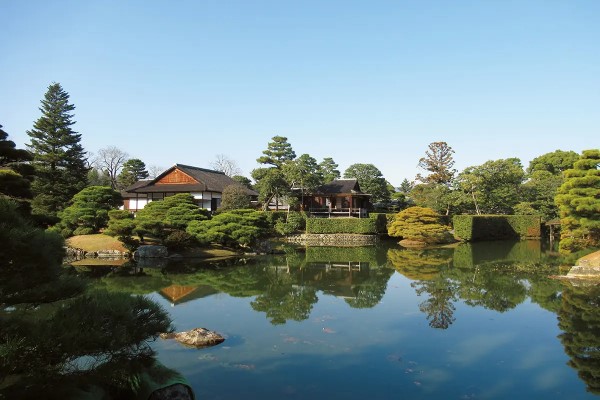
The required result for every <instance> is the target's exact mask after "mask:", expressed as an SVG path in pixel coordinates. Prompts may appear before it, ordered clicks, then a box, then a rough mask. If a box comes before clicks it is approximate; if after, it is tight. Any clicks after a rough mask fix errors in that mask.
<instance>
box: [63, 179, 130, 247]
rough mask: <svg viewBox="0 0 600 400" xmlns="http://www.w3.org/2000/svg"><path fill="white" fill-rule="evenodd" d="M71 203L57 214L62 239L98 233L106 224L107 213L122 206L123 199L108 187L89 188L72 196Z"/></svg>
mask: <svg viewBox="0 0 600 400" xmlns="http://www.w3.org/2000/svg"><path fill="white" fill-rule="evenodd" d="M72 202H73V204H72V205H70V206H69V207H67V208H65V209H64V210H63V211H62V212H60V213H59V214H58V216H59V218H60V222H59V224H58V226H59V228H60V229H61V233H62V235H63V236H64V237H68V236H71V235H72V234H76V235H88V234H92V233H98V232H99V231H100V229H102V228H104V227H105V226H106V224H107V223H108V211H109V210H112V209H113V208H116V207H118V206H120V205H121V204H123V199H122V198H121V194H120V193H119V192H117V191H116V190H114V189H112V188H110V187H106V186H89V187H86V188H85V189H83V190H82V191H80V192H79V193H77V194H76V195H75V196H73V200H72Z"/></svg>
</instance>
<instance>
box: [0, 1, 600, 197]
mask: <svg viewBox="0 0 600 400" xmlns="http://www.w3.org/2000/svg"><path fill="white" fill-rule="evenodd" d="M0 15H1V16H2V19H3V29H2V35H1V37H0V93H1V94H2V95H1V96H0V124H2V125H3V126H4V128H3V129H4V130H5V131H6V132H8V134H9V138H10V139H12V140H14V141H15V142H16V143H17V145H18V146H19V147H25V144H27V143H29V137H28V136H27V134H26V131H27V130H28V129H31V128H32V126H33V122H34V121H35V120H36V119H37V118H39V116H40V111H39V109H38V108H39V106H40V100H41V99H42V98H43V95H44V93H45V92H46V90H47V87H48V85H50V84H51V83H52V82H59V83H60V84H61V85H62V86H63V88H64V90H66V91H67V92H68V93H69V94H70V96H71V102H72V103H73V104H74V105H75V106H76V109H75V120H76V121H77V123H76V124H75V125H74V129H75V130H76V131H78V132H79V133H81V134H82V144H83V146H84V148H85V149H86V150H87V151H90V152H94V153H96V152H97V151H98V150H99V149H101V148H104V147H107V146H117V147H119V148H120V149H122V150H124V151H126V152H127V153H129V154H130V155H131V156H132V157H135V158H140V159H142V160H143V161H144V162H145V163H146V164H147V165H158V166H162V167H165V168H166V167H169V166H171V165H173V164H175V163H182V164H191V165H195V166H199V167H209V164H210V162H211V161H214V160H215V158H216V155H217V154H225V155H227V156H228V157H230V158H232V159H234V160H235V161H236V162H237V163H238V165H239V166H240V167H241V169H242V170H243V172H244V175H246V176H249V174H250V171H251V170H252V169H254V168H256V167H257V166H258V165H257V163H256V159H257V158H258V157H259V156H260V155H261V153H262V151H263V150H264V149H266V147H267V144H268V142H269V141H270V139H271V138H272V137H273V136H275V135H280V136H285V137H287V138H288V141H289V142H290V143H291V144H292V146H293V148H294V150H295V152H296V154H297V155H301V154H303V153H308V154H310V155H311V156H313V157H315V158H316V159H317V160H318V161H321V159H322V158H323V157H332V158H333V159H334V160H335V161H336V162H337V163H338V164H339V165H340V170H341V171H342V172H343V171H344V169H346V168H347V167H348V166H350V165H351V164H353V163H372V164H374V165H375V166H377V167H378V168H379V169H380V170H381V171H382V172H383V175H384V177H385V178H386V179H387V180H388V181H390V182H391V183H392V184H393V185H395V186H398V185H400V183H401V182H402V180H403V179H404V178H407V179H409V180H412V179H414V177H415V175H416V174H417V173H418V172H419V171H418V169H417V163H418V160H419V158H420V157H422V156H423V155H424V153H425V151H426V150H427V146H428V145H429V143H431V142H434V141H445V142H447V143H448V144H449V145H450V146H451V147H452V148H453V149H454V150H455V154H454V159H455V161H456V165H455V167H456V168H457V169H458V170H462V169H464V168H466V167H468V166H473V165H480V164H482V163H484V162H485V161H488V160H496V159H501V158H509V157H518V158H520V159H521V161H522V164H523V166H524V167H526V166H527V165H528V163H529V161H531V159H533V158H534V157H537V156H539V155H541V154H544V153H547V152H550V151H554V150H557V149H561V150H574V151H576V152H578V153H580V152H581V151H582V150H585V149H592V148H599V147H600V108H599V105H600V1H596V0H570V1H563V0H560V1H559V0H513V1H511V0H487V1H480V0H472V1H467V0H457V1H447V0H438V1H435V0H431V1H403V0H395V1H377V0H374V1H368V2H366V1H348V0H344V1H323V0H319V1H301V2H288V1H280V0H273V1H259V0H258V1H248V0H240V1H227V0H219V1H186V0H178V1H168V2H167V1H158V0H156V1H153V0H152V1H148V0H144V1H141V0H132V1H126V2H123V1H117V0H114V1H110V0H109V1H96V0H89V1H79V0H71V1H64V0H54V1H41V0H36V1H34V0H23V1H10V0H0Z"/></svg>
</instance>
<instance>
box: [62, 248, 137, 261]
mask: <svg viewBox="0 0 600 400" xmlns="http://www.w3.org/2000/svg"><path fill="white" fill-rule="evenodd" d="M65 254H66V259H67V260H83V259H84V258H103V259H107V260H117V259H121V258H129V257H130V256H131V254H130V253H129V252H126V251H118V250H98V251H85V250H83V249H78V248H73V247H65Z"/></svg>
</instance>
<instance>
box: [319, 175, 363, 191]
mask: <svg viewBox="0 0 600 400" xmlns="http://www.w3.org/2000/svg"><path fill="white" fill-rule="evenodd" d="M315 194H325V195H328V194H365V193H363V192H361V191H360V186H358V181H357V180H356V179H336V180H334V181H332V182H329V183H327V184H325V185H322V186H319V187H318V188H317V189H315Z"/></svg>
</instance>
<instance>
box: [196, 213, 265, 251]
mask: <svg viewBox="0 0 600 400" xmlns="http://www.w3.org/2000/svg"><path fill="white" fill-rule="evenodd" d="M270 232H271V229H270V227H269V225H268V223H267V219H266V216H265V213H263V212H260V211H254V210H236V211H230V212H226V213H222V214H218V215H215V216H214V217H213V218H212V219H211V220H206V221H192V222H190V224H189V225H188V227H187V233H189V234H190V235H193V236H194V237H195V238H196V239H197V240H198V242H199V243H201V244H208V243H219V244H222V245H225V246H230V247H239V246H242V247H247V246H250V245H251V244H252V243H254V242H255V241H256V240H258V239H260V238H262V237H265V236H267V235H268V234H269V233H270Z"/></svg>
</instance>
